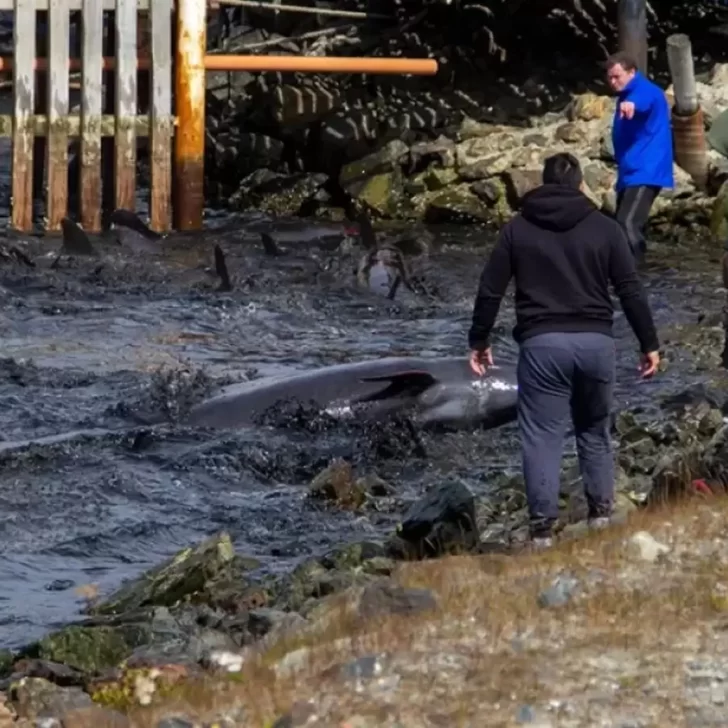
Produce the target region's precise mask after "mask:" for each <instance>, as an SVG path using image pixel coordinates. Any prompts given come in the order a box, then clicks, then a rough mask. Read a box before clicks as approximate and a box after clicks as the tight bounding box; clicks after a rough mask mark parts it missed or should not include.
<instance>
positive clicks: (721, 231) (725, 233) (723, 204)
mask: <svg viewBox="0 0 728 728" xmlns="http://www.w3.org/2000/svg"><path fill="white" fill-rule="evenodd" d="M710 235H711V238H712V239H713V241H714V242H725V240H728V181H726V182H724V183H723V184H722V185H721V187H720V190H718V194H717V195H716V197H715V200H714V201H713V209H712V211H711V215H710Z"/></svg>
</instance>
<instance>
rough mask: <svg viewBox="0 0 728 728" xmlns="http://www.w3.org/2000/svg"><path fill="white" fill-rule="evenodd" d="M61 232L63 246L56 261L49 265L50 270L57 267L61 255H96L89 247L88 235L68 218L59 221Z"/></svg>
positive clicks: (93, 249) (91, 246) (92, 248)
mask: <svg viewBox="0 0 728 728" xmlns="http://www.w3.org/2000/svg"><path fill="white" fill-rule="evenodd" d="M61 230H62V231H63V244H62V245H61V249H60V251H59V253H58V255H57V256H56V259H55V260H54V261H53V263H51V268H56V267H57V266H58V262H59V261H60V259H61V256H62V255H91V256H96V255H98V252H97V251H96V248H94V246H93V245H91V241H90V240H89V237H88V235H86V233H85V232H84V231H83V230H82V229H81V227H79V226H78V225H77V224H76V223H75V222H73V220H71V218H70V217H64V218H63V219H62V220H61Z"/></svg>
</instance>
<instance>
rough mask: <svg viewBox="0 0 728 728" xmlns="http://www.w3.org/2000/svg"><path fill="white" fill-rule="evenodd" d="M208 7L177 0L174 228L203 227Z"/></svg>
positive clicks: (186, 0)
mask: <svg viewBox="0 0 728 728" xmlns="http://www.w3.org/2000/svg"><path fill="white" fill-rule="evenodd" d="M206 11H207V7H206V4H205V3H203V2H200V0H178V2H177V47H176V49H175V101H176V107H177V123H178V127H177V134H176V135H175V180H174V187H175V194H174V215H175V228H177V229H178V230H199V229H201V228H202V213H203V207H204V175H205V170H204V159H205V51H206V47H207V42H206V31H207V28H206V26H207V18H206Z"/></svg>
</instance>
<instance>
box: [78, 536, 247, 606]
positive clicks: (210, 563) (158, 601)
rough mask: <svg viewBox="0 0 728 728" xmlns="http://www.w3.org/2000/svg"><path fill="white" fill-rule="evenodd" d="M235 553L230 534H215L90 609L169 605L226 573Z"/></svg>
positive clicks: (199, 589)
mask: <svg viewBox="0 0 728 728" xmlns="http://www.w3.org/2000/svg"><path fill="white" fill-rule="evenodd" d="M234 556H235V549H234V547H233V545H232V542H231V540H230V536H229V534H227V533H225V532H222V533H219V534H216V535H215V536H212V537H210V538H209V539H207V540H205V541H203V542H202V543H200V544H198V545H196V546H191V547H188V548H185V549H183V550H182V551H180V552H178V553H177V554H175V555H174V556H173V557H172V558H171V559H168V560H167V561H166V562H164V563H163V564H161V565H160V566H158V567H155V568H154V569H151V570H150V571H148V572H146V573H145V574H144V575H143V576H142V577H141V578H140V579H137V580H134V581H132V582H131V583H129V584H127V585H125V586H122V587H121V588H120V589H119V590H118V591H116V592H114V593H113V594H111V595H110V596H109V597H108V598H107V599H106V600H105V601H104V602H103V603H102V604H99V605H98V606H96V607H94V608H93V610H92V612H93V613H95V614H121V613H123V612H128V611H131V610H134V609H139V608H141V607H145V606H153V605H158V606H172V605H174V604H176V603H177V602H179V600H180V599H183V598H184V597H186V596H190V595H193V594H195V593H196V592H199V591H202V590H203V589H204V588H205V586H206V585H207V584H208V582H209V581H210V580H213V579H215V578H219V577H220V576H221V575H223V574H225V573H226V571H227V570H228V569H229V567H230V566H231V564H232V563H233V559H234Z"/></svg>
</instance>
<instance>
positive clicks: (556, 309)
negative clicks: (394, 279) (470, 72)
mask: <svg viewBox="0 0 728 728" xmlns="http://www.w3.org/2000/svg"><path fill="white" fill-rule="evenodd" d="M543 183H544V184H543V185H542V186H541V187H539V188H537V189H535V190H533V191H532V192H530V193H529V194H527V195H526V196H525V197H524V199H523V202H522V207H521V213H520V214H518V215H516V216H515V217H514V218H513V219H512V220H511V221H510V222H509V223H508V224H506V225H505V227H504V228H503V230H502V231H501V234H500V237H499V239H498V241H497V243H496V246H495V248H494V249H493V252H492V254H491V256H490V260H489V261H488V263H487V264H486V266H485V268H484V270H483V273H482V275H481V277H480V285H479V288H478V293H477V296H476V299H475V305H474V308H473V321H472V326H471V328H470V333H469V337H468V338H469V344H470V349H471V355H470V365H471V367H472V369H473V370H474V371H475V372H476V373H478V374H480V375H482V374H484V373H485V369H486V367H487V366H490V365H492V363H493V356H492V352H491V348H490V335H491V330H492V328H493V324H494V323H495V319H496V316H497V314H498V309H499V307H500V302H501V299H502V298H503V294H504V293H505V291H506V288H507V287H508V283H509V281H510V279H511V278H512V277H514V278H515V280H516V320H517V325H516V327H515V328H514V330H513V337H514V339H515V340H516V342H517V343H518V344H519V349H520V352H519V358H518V372H517V374H518V425H519V430H520V435H521V443H522V447H523V474H524V478H525V483H526V496H527V499H528V508H529V517H530V531H531V539H532V542H533V545H534V546H536V547H545V546H549V545H551V542H552V541H551V537H552V529H553V526H554V525H555V523H556V521H557V519H558V514H559V513H558V500H559V474H560V469H561V457H562V448H563V441H564V437H565V434H566V429H567V426H568V423H569V419H571V421H572V424H573V427H574V433H575V436H576V444H577V451H578V455H579V467H580V470H581V476H582V481H583V484H584V490H585V493H586V500H587V504H588V508H589V523H590V525H591V526H592V527H596V528H600V527H604V526H606V525H608V523H609V519H610V516H611V513H612V507H613V502H614V459H613V455H612V445H611V438H610V420H611V418H610V414H611V407H612V394H613V390H614V383H615V379H616V364H615V346H614V339H613V336H612V319H613V313H614V310H613V306H612V300H611V298H610V295H609V284H610V283H611V284H612V285H613V286H614V289H615V293H616V294H617V296H618V297H619V300H620V302H621V304H622V309H623V310H624V313H625V316H626V317H627V321H628V322H629V324H630V326H631V327H632V330H633V331H634V333H635V335H636V337H637V339H638V341H639V344H640V348H641V352H642V357H641V362H640V369H641V371H642V376H644V377H649V376H652V375H653V374H654V373H655V372H656V371H657V368H658V366H659V363H660V357H659V353H658V348H659V342H658V340H657V333H656V331H655V325H654V323H653V320H652V313H651V311H650V307H649V304H648V302H647V297H646V294H645V291H644V289H643V287H642V285H641V283H640V280H639V278H638V277H637V272H636V269H635V260H634V255H633V254H632V251H631V249H630V246H629V243H628V242H627V239H626V237H625V235H624V232H623V230H622V228H621V226H620V225H619V223H618V222H616V221H615V220H612V219H610V218H608V217H607V216H606V215H603V214H602V213H601V212H599V211H598V210H597V209H596V207H595V206H594V205H593V204H592V203H591V201H590V200H589V199H588V198H587V197H586V196H585V195H584V194H583V193H582V192H581V186H582V172H581V168H580V166H579V162H578V160H577V159H576V158H575V157H574V156H572V155H571V154H566V153H563V154H556V155H554V156H553V157H550V158H549V159H547V160H546V162H545V165H544V170H543Z"/></svg>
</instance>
